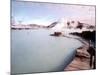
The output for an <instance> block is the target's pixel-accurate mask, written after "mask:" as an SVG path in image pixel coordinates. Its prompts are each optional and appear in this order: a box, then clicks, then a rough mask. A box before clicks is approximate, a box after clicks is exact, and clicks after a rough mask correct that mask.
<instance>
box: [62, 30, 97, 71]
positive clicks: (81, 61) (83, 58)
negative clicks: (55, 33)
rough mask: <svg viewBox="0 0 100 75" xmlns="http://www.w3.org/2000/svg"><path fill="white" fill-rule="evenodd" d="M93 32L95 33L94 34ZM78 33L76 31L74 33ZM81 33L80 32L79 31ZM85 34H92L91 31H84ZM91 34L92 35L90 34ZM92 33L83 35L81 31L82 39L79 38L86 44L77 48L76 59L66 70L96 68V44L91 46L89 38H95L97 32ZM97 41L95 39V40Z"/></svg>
mask: <svg viewBox="0 0 100 75" xmlns="http://www.w3.org/2000/svg"><path fill="white" fill-rule="evenodd" d="M92 33H93V34H92ZM74 34H76V33H74ZM77 34H78V35H79V33H77ZM84 34H90V32H88V33H87V32H86V33H85V32H84ZM90 35H91V36H90ZM90 35H87V36H86V35H85V36H84V35H83V33H81V36H82V39H83V38H84V37H86V38H85V40H84V39H83V40H82V39H80V38H79V39H77V40H79V41H80V42H82V43H83V44H84V45H83V46H82V47H79V48H77V49H76V55H75V58H74V60H73V61H72V62H71V63H70V64H69V65H68V66H67V67H66V68H65V69H64V71H77V70H90V69H96V56H95V48H93V47H95V46H90V43H89V42H88V41H86V40H87V38H88V39H89V40H92V41H94V40H95V38H94V37H95V32H94V31H93V32H91V34H90ZM94 42H95V41H94Z"/></svg>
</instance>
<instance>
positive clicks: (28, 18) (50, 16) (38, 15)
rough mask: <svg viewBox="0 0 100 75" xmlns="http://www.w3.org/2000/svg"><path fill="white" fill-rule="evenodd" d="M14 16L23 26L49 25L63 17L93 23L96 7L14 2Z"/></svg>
mask: <svg viewBox="0 0 100 75" xmlns="http://www.w3.org/2000/svg"><path fill="white" fill-rule="evenodd" d="M12 16H13V19H14V20H15V21H16V23H18V21H22V23H23V24H31V23H35V24H42V25H48V24H50V23H52V22H54V21H57V20H60V19H61V18H63V17H64V18H68V19H69V18H75V19H83V20H90V21H93V20H94V19H95V7H94V6H82V5H68V4H53V3H36V2H16V1H12Z"/></svg>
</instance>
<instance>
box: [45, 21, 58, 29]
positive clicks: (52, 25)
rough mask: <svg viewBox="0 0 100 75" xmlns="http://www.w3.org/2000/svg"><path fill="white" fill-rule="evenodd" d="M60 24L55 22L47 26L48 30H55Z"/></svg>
mask: <svg viewBox="0 0 100 75" xmlns="http://www.w3.org/2000/svg"><path fill="white" fill-rule="evenodd" d="M57 24H58V22H53V23H51V24H50V25H49V26H47V28H53V27H54V26H56V25H57Z"/></svg>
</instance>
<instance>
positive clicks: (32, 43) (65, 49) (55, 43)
mask: <svg viewBox="0 0 100 75" xmlns="http://www.w3.org/2000/svg"><path fill="white" fill-rule="evenodd" d="M51 33H52V31H50V30H44V29H38V30H12V33H11V73H14V74H16V73H38V72H54V71H63V70H64V68H65V67H66V66H67V65H68V64H69V63H70V62H71V61H72V59H73V57H74V55H75V52H76V50H75V49H76V48H78V47H80V46H81V45H82V43H81V42H79V41H78V40H75V39H72V38H66V37H55V36H50V34H51Z"/></svg>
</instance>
